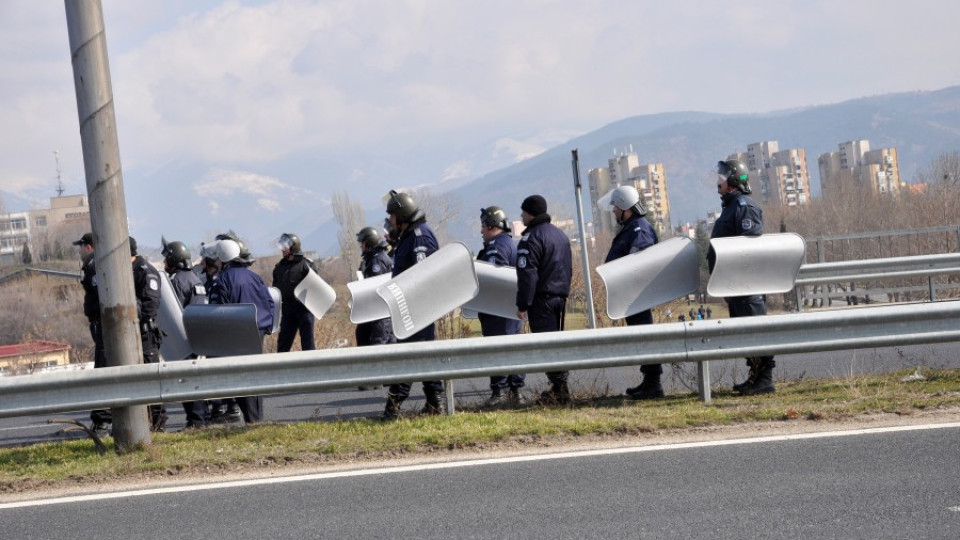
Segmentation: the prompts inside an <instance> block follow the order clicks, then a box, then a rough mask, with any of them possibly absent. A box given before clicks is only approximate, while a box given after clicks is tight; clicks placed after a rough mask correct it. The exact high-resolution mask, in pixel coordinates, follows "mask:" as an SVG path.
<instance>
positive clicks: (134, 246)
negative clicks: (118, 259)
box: [130, 236, 137, 256]
mask: <svg viewBox="0 0 960 540" xmlns="http://www.w3.org/2000/svg"><path fill="white" fill-rule="evenodd" d="M136 254H137V241H136V240H135V239H134V238H133V237H132V236H131V237H130V255H131V256H133V255H136Z"/></svg>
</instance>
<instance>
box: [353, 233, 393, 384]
mask: <svg viewBox="0 0 960 540" xmlns="http://www.w3.org/2000/svg"><path fill="white" fill-rule="evenodd" d="M357 242H359V243H360V275H362V276H363V277H364V279H366V278H372V277H376V276H379V275H381V274H389V273H392V272H393V259H391V258H390V255H389V254H388V253H387V250H388V249H389V248H390V246H389V244H388V243H387V239H386V238H384V237H383V236H381V235H380V233H379V232H378V231H377V229H375V228H373V227H364V228H362V229H360V232H358V233H357ZM356 338H357V346H359V347H364V346H367V345H384V344H387V343H396V342H397V338H396V336H394V335H393V326H392V325H391V323H390V318H389V317H387V318H385V319H379V320H376V321H368V322H365V323H360V324H358V325H357V329H356ZM367 388H368V387H364V388H363V389H367Z"/></svg>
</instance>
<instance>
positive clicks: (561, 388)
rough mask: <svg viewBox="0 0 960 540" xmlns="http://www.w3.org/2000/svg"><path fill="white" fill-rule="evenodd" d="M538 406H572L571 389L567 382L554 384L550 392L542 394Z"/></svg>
mask: <svg viewBox="0 0 960 540" xmlns="http://www.w3.org/2000/svg"><path fill="white" fill-rule="evenodd" d="M537 404H538V405H544V406H547V407H549V406H554V405H568V404H570V387H568V386H567V381H563V382H559V383H553V384H552V385H551V386H550V389H549V390H547V391H545V392H543V393H542V394H540V399H538V400H537Z"/></svg>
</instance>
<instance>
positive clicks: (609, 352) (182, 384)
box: [0, 301, 960, 417]
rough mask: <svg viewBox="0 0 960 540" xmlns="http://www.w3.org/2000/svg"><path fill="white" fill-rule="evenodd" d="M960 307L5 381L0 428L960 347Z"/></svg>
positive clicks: (704, 374) (704, 389)
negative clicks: (329, 396) (110, 413)
mask: <svg viewBox="0 0 960 540" xmlns="http://www.w3.org/2000/svg"><path fill="white" fill-rule="evenodd" d="M958 318H960V302H957V301H952V302H936V303H925V304H906V305H893V306H882V307H867V308H860V309H851V310H838V311H828V312H818V313H794V314H788V315H772V316H767V317H749V318H738V319H711V320H705V321H690V322H685V323H667V324H658V325H647V326H631V327H621V328H605V329H597V330H577V331H568V332H553V333H545V334H522V335H516V336H500V337H486V338H469V339H461V340H452V341H433V342H426V343H412V344H396V345H382V346H375V347H358V348H348V349H327V350H319V351H304V352H292V353H282V354H264V355H254V356H243V357H229V358H214V359H200V360H183V361H178V362H164V363H161V364H147V365H135V366H119V367H109V368H103V369H96V370H90V371H80V372H69V373H52V374H38V375H28V376H19V377H7V378H4V379H0V417H10V416H21V415H28V414H43V413H52V412H63V411H76V410H86V409H93V408H105V407H115V406H120V407H122V406H131V405H137V404H146V403H157V402H181V401H189V400H196V399H204V398H215V397H227V396H238V395H269V394H278V393H288V392H304V391H317V390H326V389H333V388H349V387H355V386H360V385H374V384H389V383H392V382H399V381H411V382H413V381H422V380H438V379H446V380H451V379H461V378H473V377H480V376H489V375H495V374H500V373H538V372H544V371H557V370H575V369H590V368H607V367H617V366H628V365H640V364H654V363H680V362H697V363H698V364H699V366H700V373H701V383H700V386H701V397H702V398H703V399H704V400H709V399H710V388H709V383H708V381H709V380H710V377H709V371H708V365H709V364H707V361H708V360H718V359H730V358H739V357H753V356H761V355H764V354H794V353H805V352H819V351H835V350H847V349H859V348H870V347H884V346H891V345H911V344H921V343H942V342H952V341H960V325H958V324H957V321H958V320H960V319H958Z"/></svg>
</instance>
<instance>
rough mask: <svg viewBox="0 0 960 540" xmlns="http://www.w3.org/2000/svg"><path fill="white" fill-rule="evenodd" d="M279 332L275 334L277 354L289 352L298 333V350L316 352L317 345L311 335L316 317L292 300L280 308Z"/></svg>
mask: <svg viewBox="0 0 960 540" xmlns="http://www.w3.org/2000/svg"><path fill="white" fill-rule="evenodd" d="M280 310H281V317H280V331H279V332H278V333H277V352H290V349H292V348H293V340H294V338H296V337H297V332H299V333H300V350H301V351H313V350H316V348H317V344H316V341H315V339H314V334H313V323H314V321H315V320H316V317H314V316H313V313H310V310H308V309H307V308H306V307H305V306H304V305H303V304H301V303H300V302H298V301H296V300H294V301H292V302H290V303H284V304H283V305H282V306H280Z"/></svg>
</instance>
